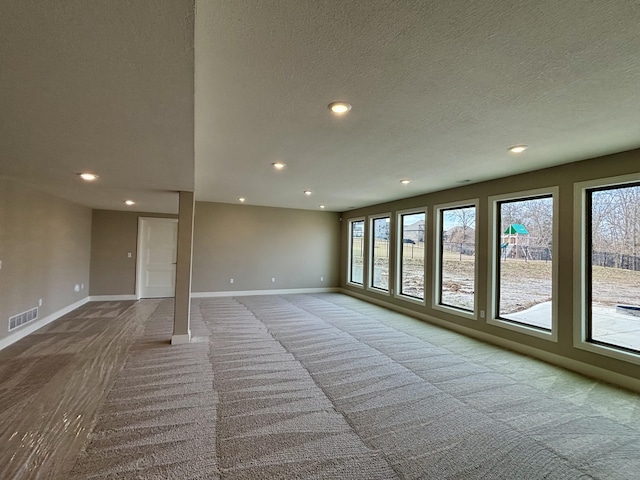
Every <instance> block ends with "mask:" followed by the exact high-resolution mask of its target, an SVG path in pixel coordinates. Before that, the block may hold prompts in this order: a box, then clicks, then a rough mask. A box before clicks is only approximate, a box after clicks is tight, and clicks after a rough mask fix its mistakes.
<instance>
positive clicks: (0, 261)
mask: <svg viewBox="0 0 640 480" xmlns="http://www.w3.org/2000/svg"><path fill="white" fill-rule="evenodd" d="M0 269H2V260H0Z"/></svg>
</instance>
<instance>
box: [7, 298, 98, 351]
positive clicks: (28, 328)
mask: <svg viewBox="0 0 640 480" xmlns="http://www.w3.org/2000/svg"><path fill="white" fill-rule="evenodd" d="M88 301H89V297H84V298H83V299H82V300H78V301H77V302H75V303H72V304H71V305H67V306H66V307H64V308H61V309H60V310H58V311H57V312H53V313H52V314H50V315H47V316H46V317H43V318H41V319H40V320H36V321H35V322H33V323H30V324H28V325H25V327H24V328H20V329H19V330H17V331H16V332H14V333H12V334H11V335H9V336H8V337H5V338H3V339H1V340H0V350H2V349H3V348H7V347H8V346H9V345H12V344H14V343H15V342H17V341H18V340H20V339H22V338H24V337H26V336H27V335H29V334H30V333H33V332H35V331H36V330H38V329H40V328H42V327H44V326H45V325H48V324H50V323H51V322H53V321H54V320H57V319H59V318H60V317H62V316H63V315H66V314H67V313H69V312H72V311H73V310H75V309H76V308H78V307H81V306H82V305H84V304H85V303H87V302H88Z"/></svg>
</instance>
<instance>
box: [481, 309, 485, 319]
mask: <svg viewBox="0 0 640 480" xmlns="http://www.w3.org/2000/svg"><path fill="white" fill-rule="evenodd" d="M480 318H484V310H480Z"/></svg>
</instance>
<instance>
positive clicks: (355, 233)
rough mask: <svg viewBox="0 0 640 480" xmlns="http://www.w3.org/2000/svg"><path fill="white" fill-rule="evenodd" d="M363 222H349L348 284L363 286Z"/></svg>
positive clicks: (359, 220) (358, 220)
mask: <svg viewBox="0 0 640 480" xmlns="http://www.w3.org/2000/svg"><path fill="white" fill-rule="evenodd" d="M363 269H364V220H362V219H357V220H350V221H349V283H354V284H356V285H362V284H363Z"/></svg>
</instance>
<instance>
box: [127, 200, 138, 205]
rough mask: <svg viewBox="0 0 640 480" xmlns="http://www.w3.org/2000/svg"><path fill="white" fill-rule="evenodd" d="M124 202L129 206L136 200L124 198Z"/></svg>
mask: <svg viewBox="0 0 640 480" xmlns="http://www.w3.org/2000/svg"><path fill="white" fill-rule="evenodd" d="M124 203H126V204H127V205H129V206H131V205H135V204H136V202H134V201H133V200H125V201H124Z"/></svg>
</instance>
